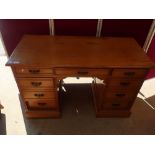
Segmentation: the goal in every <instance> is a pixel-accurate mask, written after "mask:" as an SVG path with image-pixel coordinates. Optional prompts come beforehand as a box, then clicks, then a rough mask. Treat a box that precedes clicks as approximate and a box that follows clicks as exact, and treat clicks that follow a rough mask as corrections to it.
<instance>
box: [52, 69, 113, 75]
mask: <svg viewBox="0 0 155 155" xmlns="http://www.w3.org/2000/svg"><path fill="white" fill-rule="evenodd" d="M109 72H110V71H109V69H80V68H79V69H77V68H57V69H55V74H57V75H69V76H72V75H73V76H91V75H94V76H95V75H108V74H109Z"/></svg>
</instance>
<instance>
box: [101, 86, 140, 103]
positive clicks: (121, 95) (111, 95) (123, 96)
mask: <svg viewBox="0 0 155 155" xmlns="http://www.w3.org/2000/svg"><path fill="white" fill-rule="evenodd" d="M136 94H137V91H136V90H121V89H118V90H117V89H115V88H114V89H111V91H110V90H108V91H107V92H105V95H104V99H105V100H107V99H114V100H119V101H120V100H121V101H122V100H128V99H131V98H133V97H135V96H136Z"/></svg>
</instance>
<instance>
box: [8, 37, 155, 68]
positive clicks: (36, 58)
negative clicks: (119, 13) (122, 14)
mask: <svg viewBox="0 0 155 155" xmlns="http://www.w3.org/2000/svg"><path fill="white" fill-rule="evenodd" d="M6 65H8V66H14V65H15V66H17V65H18V66H19V65H22V66H40V67H87V68H104V67H114V68H115V67H117V68H124V67H125V68H130V67H132V68H150V67H153V66H154V64H153V63H152V62H151V61H150V59H149V58H148V57H147V56H146V54H145V52H144V51H143V49H142V48H141V47H140V46H139V45H138V43H137V42H136V41H135V40H134V39H133V38H118V37H102V38H96V37H79V36H49V35H25V36H23V38H22V39H21V41H20V42H19V44H18V45H17V47H16V48H15V50H14V51H13V53H12V55H11V56H10V58H9V60H8V62H7V64H6Z"/></svg>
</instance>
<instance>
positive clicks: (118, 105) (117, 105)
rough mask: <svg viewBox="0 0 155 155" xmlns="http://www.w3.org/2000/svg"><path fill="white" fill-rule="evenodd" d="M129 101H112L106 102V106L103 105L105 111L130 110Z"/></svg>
mask: <svg viewBox="0 0 155 155" xmlns="http://www.w3.org/2000/svg"><path fill="white" fill-rule="evenodd" d="M129 104H130V102H129V101H127V100H126V101H115V100H111V101H106V102H104V104H103V105H102V108H103V109H128V108H129Z"/></svg>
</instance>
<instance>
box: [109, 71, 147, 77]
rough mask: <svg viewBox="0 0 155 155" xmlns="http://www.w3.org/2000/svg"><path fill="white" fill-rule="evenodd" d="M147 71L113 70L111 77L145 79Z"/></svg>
mask: <svg viewBox="0 0 155 155" xmlns="http://www.w3.org/2000/svg"><path fill="white" fill-rule="evenodd" d="M147 72H148V70H147V69H114V70H113V72H112V76H113V77H145V76H146V74H147Z"/></svg>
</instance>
